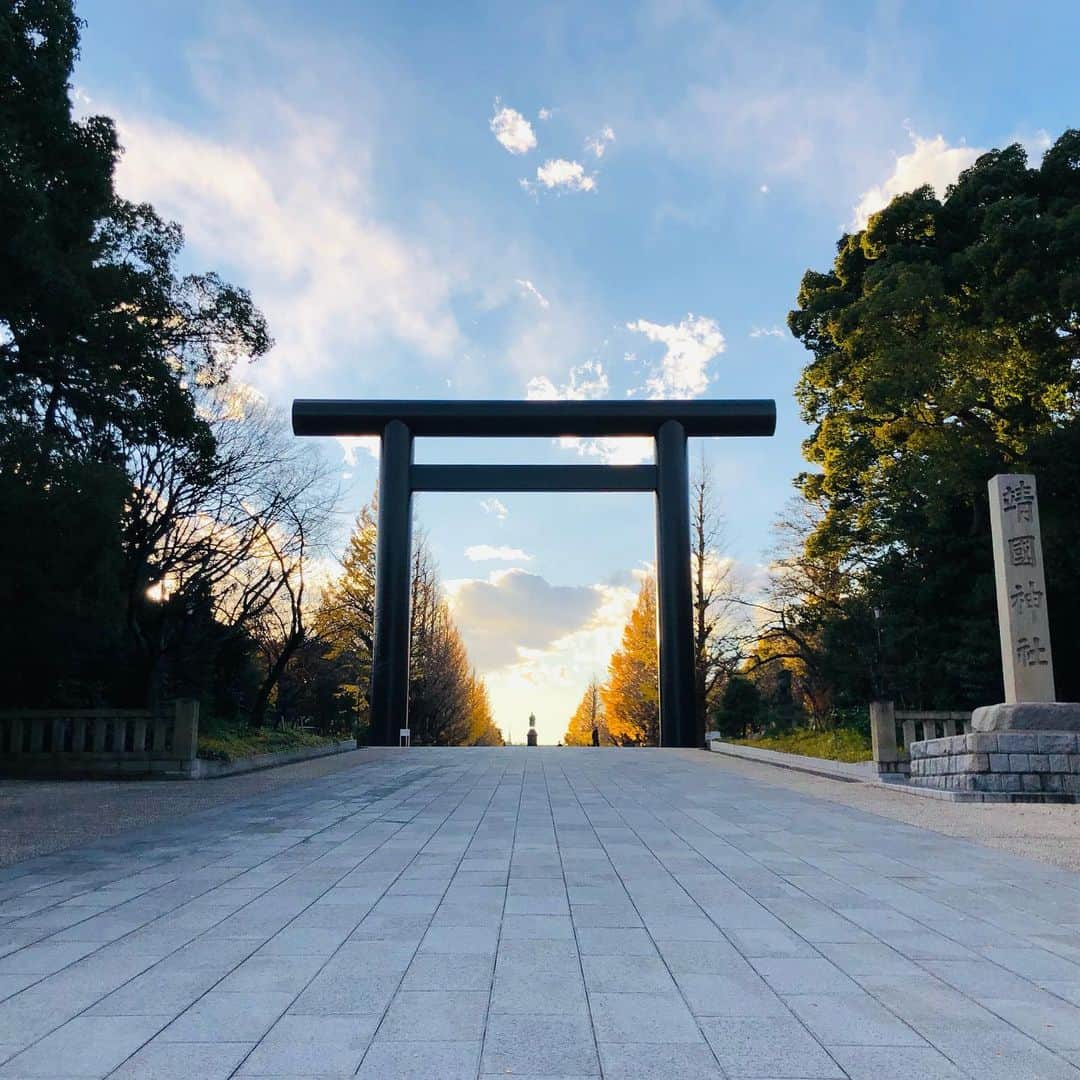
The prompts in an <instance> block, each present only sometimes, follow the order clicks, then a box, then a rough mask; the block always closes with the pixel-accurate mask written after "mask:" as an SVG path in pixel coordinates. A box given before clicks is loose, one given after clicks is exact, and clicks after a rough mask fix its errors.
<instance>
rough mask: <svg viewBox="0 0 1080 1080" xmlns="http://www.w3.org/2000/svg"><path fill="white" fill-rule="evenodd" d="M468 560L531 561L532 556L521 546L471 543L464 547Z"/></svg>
mask: <svg viewBox="0 0 1080 1080" xmlns="http://www.w3.org/2000/svg"><path fill="white" fill-rule="evenodd" d="M465 558H466V559H468V560H469V561H470V562H532V556H531V555H530V554H529V553H528V552H526V551H522V550H521V548H515V547H507V546H506V545H505V544H504V545H502V546H501V547H494V546H493V545H491V544H472V545H471V546H470V547H467V548H466V549H465Z"/></svg>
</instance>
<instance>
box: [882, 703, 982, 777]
mask: <svg viewBox="0 0 1080 1080" xmlns="http://www.w3.org/2000/svg"><path fill="white" fill-rule="evenodd" d="M970 730H971V713H970V712H957V711H953V710H947V711H929V712H911V711H908V710H902V711H898V710H897V709H896V707H895V705H894V704H893V702H891V701H872V702H870V738H871V741H872V742H873V748H874V749H873V753H874V764H875V765H877V769H878V772H879V773H881V774H882V775H885V776H888V775H890V774H892V775H895V776H897V777H898V778H899V777H901V776H906V775H908V774H909V773H910V771H911V744H912V743H914V742H920V741H922V740H923V739H938V738H944V737H945V736H947V735H963V734H964V733H965V732H968V731H970Z"/></svg>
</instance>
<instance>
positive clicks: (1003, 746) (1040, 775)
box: [910, 731, 1080, 801]
mask: <svg viewBox="0 0 1080 1080" xmlns="http://www.w3.org/2000/svg"><path fill="white" fill-rule="evenodd" d="M910 750H911V782H912V783H913V784H917V785H918V786H920V787H927V788H936V789H938V790H942V791H956V792H965V791H966V792H987V793H1000V794H1006V795H1008V794H1012V795H1020V796H1025V795H1027V796H1036V797H1040V798H1043V799H1049V798H1052V799H1053V800H1054V801H1058V800H1061V801H1076V800H1077V799H1080V736H1078V735H1077V734H1076V733H1073V732H1068V731H990V732H971V733H969V734H967V735H953V736H950V737H948V738H944V739H927V740H924V741H922V742H915V743H912V745H911V747H910Z"/></svg>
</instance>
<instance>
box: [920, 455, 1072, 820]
mask: <svg viewBox="0 0 1080 1080" xmlns="http://www.w3.org/2000/svg"><path fill="white" fill-rule="evenodd" d="M989 489H990V528H991V535H992V538H993V544H994V577H995V581H996V585H997V610H998V629H999V632H1000V635H1001V666H1002V674H1003V676H1004V681H1005V700H1004V702H1002V703H1000V704H998V705H985V706H983V707H982V708H979V709H976V710H975V711H974V712H973V713H972V716H971V729H972V730H971V731H970V732H969V733H967V734H965V735H954V736H950V737H948V738H944V739H926V740H924V741H922V742H917V743H914V744H912V746H911V747H910V748H909V750H910V753H911V782H912V783H913V784H916V785H918V786H921V787H930V788H936V789H938V790H941V791H943V792H954V793H956V794H955V796H954V797H968V798H977V799H983V800H986V799H994V800H1009V801H1017V800H1024V801H1042V802H1050V801H1053V802H1061V801H1069V802H1075V801H1080V744H1078V738H1080V704H1077V703H1072V702H1059V701H1057V700H1055V695H1054V660H1053V654H1052V652H1051V649H1050V622H1049V615H1048V611H1047V603H1046V575H1045V570H1044V568H1043V555H1042V532H1041V529H1040V526H1039V500H1038V494H1037V491H1036V487H1035V477H1034V476H1031V475H1027V474H1006V475H999V476H995V477H993V478H992V479H991V480H990V483H989ZM963 793H967V795H966V796H965V795H964V794H963Z"/></svg>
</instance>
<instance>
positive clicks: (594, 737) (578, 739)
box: [563, 675, 611, 746]
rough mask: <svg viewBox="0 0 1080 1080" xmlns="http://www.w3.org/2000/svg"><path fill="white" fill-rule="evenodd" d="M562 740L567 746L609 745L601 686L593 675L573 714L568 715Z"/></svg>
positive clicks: (609, 739) (609, 738)
mask: <svg viewBox="0 0 1080 1080" xmlns="http://www.w3.org/2000/svg"><path fill="white" fill-rule="evenodd" d="M563 742H564V743H565V744H566V745H567V746H605V745H608V746H610V745H611V736H610V735H609V734H608V732H607V728H606V725H605V723H604V708H603V688H602V687H601V686H600V681H599V680H598V679H597V678H596V676H595V675H594V676H593V677H592V678H591V679H590V680H589V685H588V686H587V687H585V693H584V694H582V695H581V701H580V702H578V706H577V708H576V709H575V710H574V715H573V716H571V717H570V723H569V724H568V725H567V728H566V734H565V735H564V736H563Z"/></svg>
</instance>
